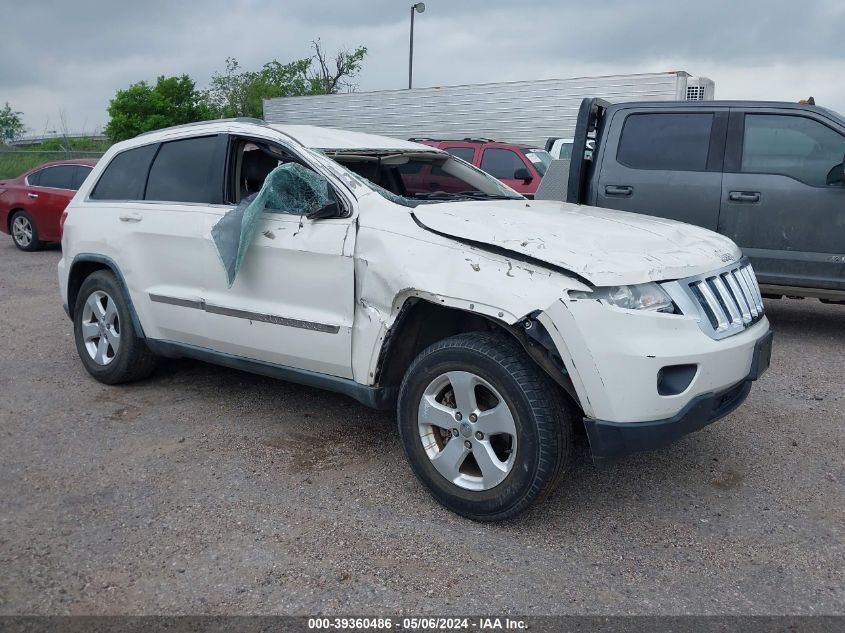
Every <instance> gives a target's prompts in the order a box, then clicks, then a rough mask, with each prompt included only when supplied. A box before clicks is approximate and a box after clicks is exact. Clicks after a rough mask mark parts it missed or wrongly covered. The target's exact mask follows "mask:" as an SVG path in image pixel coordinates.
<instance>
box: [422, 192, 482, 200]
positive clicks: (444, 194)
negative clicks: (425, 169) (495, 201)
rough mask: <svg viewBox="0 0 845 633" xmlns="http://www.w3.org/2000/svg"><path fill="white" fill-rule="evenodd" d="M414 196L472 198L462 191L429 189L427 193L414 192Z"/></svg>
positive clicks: (439, 198)
mask: <svg viewBox="0 0 845 633" xmlns="http://www.w3.org/2000/svg"><path fill="white" fill-rule="evenodd" d="M414 198H420V199H422V200H455V199H456V198H470V199H472V196H468V195H466V194H464V193H451V192H449V191H431V192H429V193H422V192H420V193H415V194H414Z"/></svg>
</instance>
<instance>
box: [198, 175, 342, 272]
mask: <svg viewBox="0 0 845 633" xmlns="http://www.w3.org/2000/svg"><path fill="white" fill-rule="evenodd" d="M330 202H331V199H330V195H329V185H328V183H327V182H326V180H325V178H323V177H322V176H320V175H319V174H317V173H315V172H313V171H311V170H310V169H308V168H307V167H304V166H302V165H300V164H299V163H284V164H283V165H279V166H278V167H276V168H275V169H274V170H273V171H271V172H270V173H269V174H268V175H267V178H265V179H264V184H263V185H262V186H261V190H260V191H259V192H258V193H257V194H253V195H251V196H248V197H247V198H244V199H243V200H241V202H240V204H238V206H237V207H235V208H234V209H232V210H231V211H229V212H228V213H227V214H226V215H224V216H223V217H222V218H220V220H219V221H218V222H217V224H215V225H214V227H213V228H212V229H211V237H212V239H213V240H214V245H215V247H216V248H217V254H218V255H219V256H220V261H221V262H222V263H223V268H224V269H225V271H226V277H227V280H228V284H229V287H230V288H231V287H232V284H234V283H235V277H237V275H238V271H240V269H241V265H242V264H243V261H244V258H245V257H246V254H247V250H248V249H249V245H250V244H252V241H253V239H254V238H255V234H256V233H257V232H258V226H259V220H260V218H261V214H262V213H264V212H269V213H287V214H290V215H299V216H303V215H307V214H309V213H311V212H312V211H316V210H317V209H320V208H322V207H324V206H326V205H327V204H329V203H330Z"/></svg>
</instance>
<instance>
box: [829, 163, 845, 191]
mask: <svg viewBox="0 0 845 633" xmlns="http://www.w3.org/2000/svg"><path fill="white" fill-rule="evenodd" d="M826 181H827V185H828V186H829V187H845V156H843V157H842V162H841V163H839V164H838V165H834V166H833V167H832V168H831V170H830V171H829V172H827V178H826Z"/></svg>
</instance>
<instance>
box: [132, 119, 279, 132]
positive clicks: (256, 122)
mask: <svg viewBox="0 0 845 633" xmlns="http://www.w3.org/2000/svg"><path fill="white" fill-rule="evenodd" d="M231 122H234V123H252V124H254V125H267V121H265V120H264V119H256V118H253V117H248V116H239V117H230V118H228V119H208V120H205V121H194V122H193V123H183V124H182V125H171V126H170V127H163V128H159V129H157V130H150V131H148V132H141V133H140V134H138V136H146V135H147V134H153V133H155V132H164V131H165V130H181V129H184V128H189V127H195V126H197V125H205V124H206V123H231Z"/></svg>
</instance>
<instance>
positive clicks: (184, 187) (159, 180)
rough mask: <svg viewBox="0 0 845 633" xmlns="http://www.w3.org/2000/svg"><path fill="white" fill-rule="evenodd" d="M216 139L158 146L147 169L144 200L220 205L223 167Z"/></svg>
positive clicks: (173, 142) (199, 138)
mask: <svg viewBox="0 0 845 633" xmlns="http://www.w3.org/2000/svg"><path fill="white" fill-rule="evenodd" d="M216 147H217V136H201V137H198V138H189V139H184V140H181V141H170V142H169V143H164V144H162V146H161V149H160V150H159V152H158V154H157V155H156V157H155V160H154V161H153V166H152V168H151V169H150V177H149V179H148V180H147V192H146V195H145V199H146V200H166V201H169V202H202V203H206V204H221V203H222V202H223V180H222V178H223V164H222V162H223V161H222V160H221V159H220V158H218V156H217V153H216V152H215V149H216Z"/></svg>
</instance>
